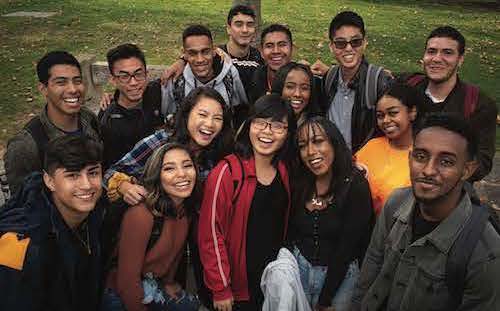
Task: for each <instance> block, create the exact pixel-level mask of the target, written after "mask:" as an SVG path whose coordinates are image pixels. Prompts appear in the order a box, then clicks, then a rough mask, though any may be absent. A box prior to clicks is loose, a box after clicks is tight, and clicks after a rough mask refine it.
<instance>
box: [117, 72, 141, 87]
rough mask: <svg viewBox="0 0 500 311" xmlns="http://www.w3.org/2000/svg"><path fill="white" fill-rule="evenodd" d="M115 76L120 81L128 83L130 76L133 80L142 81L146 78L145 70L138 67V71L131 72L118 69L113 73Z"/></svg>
mask: <svg viewBox="0 0 500 311" xmlns="http://www.w3.org/2000/svg"><path fill="white" fill-rule="evenodd" d="M113 76H114V77H115V78H117V79H118V81H120V82H121V83H124V84H125V83H129V82H130V80H132V78H134V79H135V81H138V82H142V81H144V80H146V72H145V71H144V70H142V69H139V70H138V71H135V72H133V73H129V72H125V71H120V72H119V73H118V74H116V75H115V74H113Z"/></svg>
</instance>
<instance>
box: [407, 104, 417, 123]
mask: <svg viewBox="0 0 500 311" xmlns="http://www.w3.org/2000/svg"><path fill="white" fill-rule="evenodd" d="M408 116H409V118H410V121H412V122H413V121H415V119H416V118H417V106H413V107H411V108H410V111H408Z"/></svg>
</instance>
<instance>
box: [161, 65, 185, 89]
mask: <svg viewBox="0 0 500 311" xmlns="http://www.w3.org/2000/svg"><path fill="white" fill-rule="evenodd" d="M184 66H186V63H185V62H184V61H183V60H182V59H178V60H177V61H176V62H175V63H173V64H172V65H170V66H169V67H168V68H167V69H165V70H164V71H163V73H162V74H161V77H160V81H161V84H163V85H165V84H167V82H168V80H170V79H173V80H175V79H177V78H178V77H180V76H181V75H182V72H183V71H184Z"/></svg>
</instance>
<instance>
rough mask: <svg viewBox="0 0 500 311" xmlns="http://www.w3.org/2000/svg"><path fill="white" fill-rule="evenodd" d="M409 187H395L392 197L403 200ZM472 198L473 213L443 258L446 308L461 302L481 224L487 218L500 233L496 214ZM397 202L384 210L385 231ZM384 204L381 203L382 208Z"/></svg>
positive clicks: (390, 228) (482, 224)
mask: <svg viewBox="0 0 500 311" xmlns="http://www.w3.org/2000/svg"><path fill="white" fill-rule="evenodd" d="M408 194H409V191H408V188H406V189H398V190H396V191H394V192H393V195H392V196H391V198H392V199H394V200H396V201H401V202H402V201H403V200H404V198H405V197H408ZM471 201H472V214H471V216H470V218H469V220H468V221H467V223H466V224H465V226H464V228H463V230H462V231H461V232H460V234H459V235H458V237H457V239H456V240H455V242H454V243H453V245H452V247H451V248H450V250H449V253H448V259H447V261H446V277H445V278H446V280H445V282H446V286H447V287H448V290H449V292H450V297H451V301H450V303H449V305H448V310H450V311H451V310H457V309H458V307H459V306H460V304H461V303H462V297H463V292H464V286H465V277H466V276H467V265H468V264H469V261H470V259H471V256H472V252H473V251H474V249H475V247H476V245H477V242H478V241H479V239H480V237H481V234H482V233H483V230H484V228H485V227H486V225H487V223H488V221H489V222H490V223H491V224H492V226H493V228H494V229H495V230H496V232H497V233H498V234H499V235H500V225H499V224H498V220H497V217H496V214H495V213H494V211H492V209H491V208H490V207H488V206H485V205H481V204H480V202H479V201H478V200H477V199H475V198H474V197H472V198H471ZM399 206H401V204H400V205H395V204H394V205H392V207H393V209H391V210H390V211H386V213H385V217H386V219H385V221H386V225H387V232H390V231H391V230H392V227H393V226H394V223H395V222H396V220H397V218H396V215H395V213H396V211H397V209H398V208H399ZM386 207H387V204H386V206H384V208H386Z"/></svg>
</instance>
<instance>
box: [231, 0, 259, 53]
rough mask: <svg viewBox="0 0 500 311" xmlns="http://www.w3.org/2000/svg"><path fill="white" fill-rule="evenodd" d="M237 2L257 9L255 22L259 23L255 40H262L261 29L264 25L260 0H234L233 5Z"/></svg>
mask: <svg viewBox="0 0 500 311" xmlns="http://www.w3.org/2000/svg"><path fill="white" fill-rule="evenodd" d="M237 4H243V5H248V6H249V7H251V8H252V9H253V10H254V11H255V23H256V24H257V35H256V36H255V40H256V41H257V43H259V42H260V30H261V25H262V18H261V14H260V0H233V6H235V5H237Z"/></svg>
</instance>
